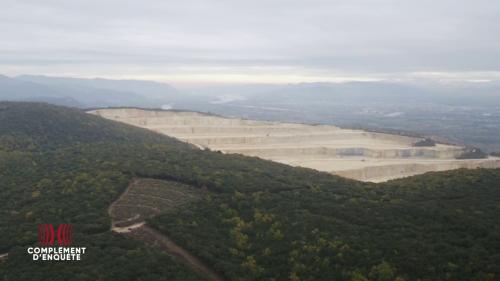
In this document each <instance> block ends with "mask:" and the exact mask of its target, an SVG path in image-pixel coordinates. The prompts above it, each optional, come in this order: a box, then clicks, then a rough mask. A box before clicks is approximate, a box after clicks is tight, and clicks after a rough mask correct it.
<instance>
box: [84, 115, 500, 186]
mask: <svg viewBox="0 0 500 281" xmlns="http://www.w3.org/2000/svg"><path fill="white" fill-rule="evenodd" d="M89 113H92V114H96V115H100V116H102V117H104V118H107V119H111V120H115V121H120V122H124V123H128V124H131V125H135V126H139V127H143V128H147V129H150V130H153V131H156V132H159V133H162V134H165V135H169V136H172V137H175V138H178V139H180V140H183V141H186V142H189V143H192V144H194V145H196V146H198V147H200V148H210V149H212V150H217V151H222V152H224V153H240V154H244V155H249V156H257V157H260V158H264V159H269V160H273V161H277V162H281V163H285V164H289V165H293V166H302V167H308V168H313V169H317V170H320V171H327V172H331V173H334V174H338V175H341V176H345V177H348V178H353V179H358V180H363V181H374V182H380V181H386V180H389V179H395V178H400V177H405V176H411V175H416V174H421V173H425V172H429V171H443V170H451V169H458V168H478V167H484V168H496V167H500V158H496V157H490V158H488V159H477V160H457V159H455V158H456V157H457V156H459V155H461V154H462V153H463V152H464V148H463V147H460V146H454V145H444V144H437V145H436V146H429V147H418V146H414V145H413V144H414V143H415V142H417V141H419V140H420V139H418V138H412V137H405V136H399V135H390V134H383V133H373V132H366V131H362V130H348V129H340V128H338V127H335V126H327V125H305V124H294V123H279V122H265V121H254V120H243V119H238V118H223V117H219V116H212V115H207V114H202V113H197V112H178V111H155V110H142V109H135V108H122V109H99V110H93V111H90V112H89Z"/></svg>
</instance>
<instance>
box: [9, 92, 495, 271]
mask: <svg viewBox="0 0 500 281" xmlns="http://www.w3.org/2000/svg"><path fill="white" fill-rule="evenodd" d="M137 179H140V180H139V182H143V183H154V186H152V187H149V188H146V185H140V186H136V187H134V189H132V191H133V193H134V194H135V195H134V196H132V197H130V198H128V197H126V196H121V195H122V194H123V193H124V192H125V190H127V187H128V186H130V184H133V183H136V182H137ZM161 182H163V183H161ZM499 182H500V170H498V169H496V170H485V169H477V170H457V171H450V172H437V173H428V174H424V175H421V176H415V177H409V178H406V179H401V180H395V181H390V182H387V183H383V184H373V183H363V182H358V181H354V180H349V179H344V178H341V177H338V176H335V175H331V174H328V173H324V172H319V171H315V170H311V169H307V168H294V167H290V166H287V165H283V164H279V163H275V162H271V161H266V160H262V159H258V158H255V157H247V156H242V155H232V154H222V153H218V152H213V151H208V150H200V149H197V148H195V147H194V146H192V145H190V144H186V143H183V142H180V141H177V140H175V139H172V138H169V137H167V136H164V135H160V134H157V133H153V132H151V131H148V130H145V129H141V128H136V127H133V126H129V125H126V124H121V123H117V122H113V121H110V120H106V119H104V118H101V117H99V116H93V115H89V114H86V113H85V112H84V111H82V110H79V109H74V108H65V107H60V106H53V105H47V104H38V103H16V102H2V103H0V255H3V254H8V256H6V257H5V256H4V257H3V258H2V259H1V260H0V276H1V277H2V279H4V280H68V279H71V280H202V279H204V277H206V276H203V275H200V274H199V273H198V274H197V271H196V270H193V267H192V266H190V265H189V264H187V263H185V262H184V261H183V260H182V259H181V258H179V257H176V256H175V255H172V254H169V253H170V252H169V251H168V250H164V249H163V248H162V247H158V245H157V244H151V243H147V241H146V240H144V237H142V238H141V236H140V235H136V236H134V235H131V236H129V235H125V234H120V233H115V232H112V231H111V226H112V221H111V216H110V214H109V213H108V210H109V208H110V206H111V205H112V204H113V202H121V201H117V200H121V199H123V200H127V201H126V204H125V205H132V207H133V208H129V209H122V211H120V212H122V213H124V214H125V217H121V218H125V219H127V218H133V217H135V216H136V214H135V212H137V211H135V210H137V209H138V207H137V206H139V205H144V204H145V203H148V204H153V203H154V202H163V201H165V200H167V201H169V202H170V201H172V202H174V200H176V199H175V198H181V199H182V198H185V197H183V196H184V195H183V196H180V195H179V194H188V195H189V194H195V193H196V190H199V192H200V194H199V195H197V196H195V197H196V198H198V199H197V200H195V201H189V200H184V199H182V200H184V201H182V204H177V203H175V202H174V203H169V204H164V203H161V204H160V203H158V204H159V205H158V206H167V207H161V208H159V213H158V214H156V213H154V212H153V213H151V212H149V213H148V215H147V216H145V219H146V225H147V227H148V228H150V229H152V231H153V232H154V233H157V234H158V235H164V237H169V239H171V240H172V241H174V242H175V243H176V244H177V245H178V246H179V247H182V249H183V250H184V251H186V252H189V253H190V255H191V256H193V257H196V258H197V259H198V260H199V261H200V262H202V263H204V264H205V265H207V266H208V267H210V269H211V270H212V271H213V272H215V273H216V274H218V275H219V276H221V278H224V280H334V279H335V280H496V279H497V278H498V277H499V276H500V267H499V264H500V255H499V254H498V251H497V250H496V249H498V248H499V246H500V244H499V241H498V237H499V236H498V234H499V233H500V228H499V227H500V226H499V225H498V218H499V217H500V209H499V208H498V204H499V202H500V189H499V185H498V183H499ZM171 186H174V188H173V189H172V190H169V191H168V192H165V191H164V190H162V191H161V192H156V191H155V190H158V189H162V188H170V187H171ZM186 186H189V187H186ZM183 187H184V188H186V189H188V190H189V191H186V192H181V190H182V188H183ZM129 190H130V189H129ZM193 192H194V193H193ZM174 194H175V195H174ZM147 196H155V198H156V197H158V198H156V199H155V201H153V200H145V199H144V198H147ZM120 198H121V199H120ZM162 200H163V201H162ZM154 204H156V203H154ZM122 205H123V204H122ZM148 206H150V207H155V206H156V205H148ZM134 208H135V209H134ZM127 212H130V214H132V216H131V217H129V215H130V214H129V213H127ZM116 214H117V213H114V215H113V216H115V215H116ZM149 214H152V215H149ZM39 223H54V224H58V223H71V224H73V225H74V229H75V239H74V240H75V245H77V246H86V247H87V248H88V250H87V251H88V255H86V256H85V257H84V260H82V261H81V262H71V263H51V262H40V263H34V262H33V261H31V260H29V258H28V257H27V255H26V247H27V246H28V245H34V244H35V243H36V240H37V233H36V227H37V224H39ZM132 233H133V231H132ZM150 233H151V232H150ZM148 237H149V236H148Z"/></svg>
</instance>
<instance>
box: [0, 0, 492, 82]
mask: <svg viewBox="0 0 500 281" xmlns="http://www.w3.org/2000/svg"><path fill="white" fill-rule="evenodd" d="M3 2H5V3H4V4H3V6H4V8H3V9H2V10H0V36H1V38H2V44H1V45H0V66H2V65H3V67H4V68H6V69H20V70H22V69H28V70H29V69H30V68H29V66H30V65H32V66H36V69H38V70H39V71H43V68H40V66H44V67H45V69H46V71H48V72H49V71H50V67H51V66H55V65H58V69H61V65H63V66H64V67H63V69H64V68H65V69H67V70H68V71H71V72H72V73H75V72H77V70H76V69H78V68H79V66H81V65H82V64H87V65H88V64H95V65H96V66H99V67H100V68H101V70H102V69H106V68H109V75H114V74H116V73H112V72H115V71H116V67H114V66H115V65H128V66H130V67H138V68H140V67H150V68H152V70H151V71H152V72H155V71H157V72H158V74H160V72H161V71H165V69H168V70H169V71H175V69H176V68H178V67H203V66H212V67H228V68H230V67H240V68H245V67H255V66H259V67H269V68H273V67H279V66H289V67H293V68H296V69H302V70H303V71H306V72H308V73H311V72H321V73H324V72H328V71H329V70H330V71H331V72H332V73H342V72H346V73H367V74H377V73H385V72H394V73H398V72H412V71H445V72H446V71H449V72H466V71H499V70H500V37H499V36H497V34H498V32H499V30H500V21H499V20H498V19H499V18H500V3H499V2H497V1H485V0H479V1H466V0H459V1H457V0H454V1H452V0H441V1H429V0H423V1H410V0H372V1H370V0H365V1H359V0H358V1H319V0H310V1H297V0H289V1H283V0H277V1H269V0H255V1H234V0H232V1H229V0H207V1H202V0H187V1H161V0H150V1H130V0H126V1H123V0H121V1H118V0H108V1H97V0H87V1H81V0H78V1H77V0H75V1H62V0H61V1H56V0H46V1H35V0H33V1H23V0H16V1H12V0H6V1H3ZM169 67H170V68H169ZM172 67H174V68H172ZM33 69H35V68H33ZM155 69H156V70H155ZM7 74H8V73H7Z"/></svg>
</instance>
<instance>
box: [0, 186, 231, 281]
mask: <svg viewBox="0 0 500 281" xmlns="http://www.w3.org/2000/svg"><path fill="white" fill-rule="evenodd" d="M140 184H141V179H133V180H132V182H131V183H130V184H129V186H128V187H127V189H126V190H125V191H124V192H123V193H122V194H121V195H120V197H119V198H118V199H117V200H116V201H115V202H113V203H112V204H111V205H110V206H109V208H108V214H109V215H110V216H111V217H112V218H113V217H114V212H113V211H114V208H117V207H123V206H124V205H123V204H121V203H120V201H123V200H126V199H127V196H129V195H130V196H132V197H133V196H137V195H140V194H136V193H137V191H134V192H131V190H132V189H133V188H136V187H137V186H139V185H140ZM200 192H201V191H200ZM187 196H189V195H187ZM169 199H170V198H169ZM128 200H130V199H128ZM127 206H131V207H134V206H136V205H134V204H128V205H127ZM158 211H159V209H158ZM137 218H141V216H140V215H133V216H131V217H130V218H128V219H125V220H123V219H122V220H119V221H115V220H113V221H112V223H111V231H113V232H116V233H120V234H122V235H125V236H127V237H131V238H134V239H137V240H140V241H142V242H143V243H144V244H146V245H148V246H150V247H153V248H155V249H161V250H163V251H165V252H166V253H168V254H169V255H170V256H171V257H173V258H174V259H175V260H177V261H179V262H181V263H182V264H184V265H185V266H187V267H188V268H190V269H191V270H193V271H194V272H195V273H197V274H198V275H199V276H200V277H202V278H204V279H206V280H209V281H224V278H222V277H221V276H220V275H219V274H217V273H216V272H215V271H213V270H212V269H211V268H210V267H208V266H207V265H206V264H205V263H203V262H202V261H201V260H200V259H198V258H197V257H195V256H194V255H192V254H191V253H189V252H188V251H187V250H185V249H184V248H182V247H181V246H179V245H177V244H176V243H175V242H174V241H173V240H172V239H171V238H169V237H168V236H166V235H165V234H163V233H160V232H159V231H157V230H154V229H152V228H151V227H149V226H147V225H146V223H145V221H144V220H137ZM142 219H144V218H142ZM117 224H120V226H118V225H117ZM0 258H1V256H0Z"/></svg>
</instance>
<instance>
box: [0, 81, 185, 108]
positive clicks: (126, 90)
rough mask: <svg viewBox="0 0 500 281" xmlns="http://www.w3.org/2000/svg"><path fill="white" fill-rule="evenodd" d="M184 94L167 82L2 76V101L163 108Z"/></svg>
mask: <svg viewBox="0 0 500 281" xmlns="http://www.w3.org/2000/svg"><path fill="white" fill-rule="evenodd" d="M181 96H182V95H181V94H180V93H179V91H177V90H176V89H175V88H173V87H172V86H170V85H168V84H164V83H158V82H151V81H139V80H108V79H100V78H96V79H79V78H59V77H47V76H31V75H22V76H17V77H14V78H10V77H7V76H0V100H8V101H42V102H47V103H52V104H58V105H66V106H73V107H102V106H142V107H160V106H161V105H164V104H170V103H173V102H175V101H176V100H178V99H179V98H180V97H181Z"/></svg>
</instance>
